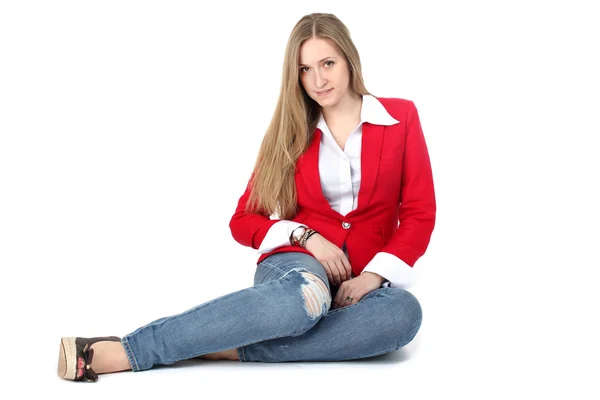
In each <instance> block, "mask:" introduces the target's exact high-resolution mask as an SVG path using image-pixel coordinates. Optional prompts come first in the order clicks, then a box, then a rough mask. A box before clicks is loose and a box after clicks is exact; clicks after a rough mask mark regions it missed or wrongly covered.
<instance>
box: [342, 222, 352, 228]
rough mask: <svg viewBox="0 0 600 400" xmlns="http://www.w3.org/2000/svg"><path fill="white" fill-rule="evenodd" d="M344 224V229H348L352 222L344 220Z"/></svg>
mask: <svg viewBox="0 0 600 400" xmlns="http://www.w3.org/2000/svg"><path fill="white" fill-rule="evenodd" d="M342 226H343V227H344V229H348V228H350V222H346V221H344V222H342Z"/></svg>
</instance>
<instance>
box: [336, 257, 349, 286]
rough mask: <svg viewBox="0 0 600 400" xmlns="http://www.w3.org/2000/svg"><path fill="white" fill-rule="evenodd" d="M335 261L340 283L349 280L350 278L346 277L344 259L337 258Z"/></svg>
mask: <svg viewBox="0 0 600 400" xmlns="http://www.w3.org/2000/svg"><path fill="white" fill-rule="evenodd" d="M334 263H335V268H336V271H337V273H338V275H339V277H340V283H342V282H343V281H347V280H348V278H346V269H345V268H344V264H342V260H341V259H338V260H335V261H334Z"/></svg>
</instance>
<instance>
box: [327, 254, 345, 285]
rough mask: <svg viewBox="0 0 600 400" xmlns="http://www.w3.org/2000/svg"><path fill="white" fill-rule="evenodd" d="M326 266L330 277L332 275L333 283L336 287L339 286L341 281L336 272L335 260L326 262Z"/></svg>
mask: <svg viewBox="0 0 600 400" xmlns="http://www.w3.org/2000/svg"><path fill="white" fill-rule="evenodd" d="M327 265H328V266H329V269H330V270H331V275H333V283H334V284H336V285H339V284H340V283H342V281H341V279H340V273H339V271H338V268H337V265H336V264H335V260H332V261H328V262H327Z"/></svg>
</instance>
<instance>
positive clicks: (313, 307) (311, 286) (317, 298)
mask: <svg viewBox="0 0 600 400" xmlns="http://www.w3.org/2000/svg"><path fill="white" fill-rule="evenodd" d="M300 273H301V274H302V275H303V276H304V278H305V279H306V283H305V284H304V285H302V295H303V297H304V301H305V303H306V311H307V312H308V314H309V315H310V316H311V317H312V318H317V317H318V316H320V315H321V314H324V313H326V312H327V311H328V310H329V308H330V307H331V294H330V293H329V289H327V286H326V285H325V283H324V282H323V280H322V279H321V278H319V277H318V276H317V275H315V274H312V273H310V272H305V271H302V272H300ZM324 306H325V309H323V307H324Z"/></svg>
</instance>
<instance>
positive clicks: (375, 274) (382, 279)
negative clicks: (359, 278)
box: [361, 271, 386, 285]
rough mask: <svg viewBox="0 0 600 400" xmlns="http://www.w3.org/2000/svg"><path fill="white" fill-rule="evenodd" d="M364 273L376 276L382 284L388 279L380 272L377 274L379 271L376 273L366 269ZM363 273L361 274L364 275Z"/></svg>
mask: <svg viewBox="0 0 600 400" xmlns="http://www.w3.org/2000/svg"><path fill="white" fill-rule="evenodd" d="M362 274H368V275H371V276H372V277H374V278H375V279H377V280H378V281H379V285H381V284H382V283H383V282H384V281H385V280H386V279H385V278H384V277H383V276H381V275H379V274H377V273H375V272H371V271H364V272H363V273H362ZM362 274H361V275H362Z"/></svg>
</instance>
